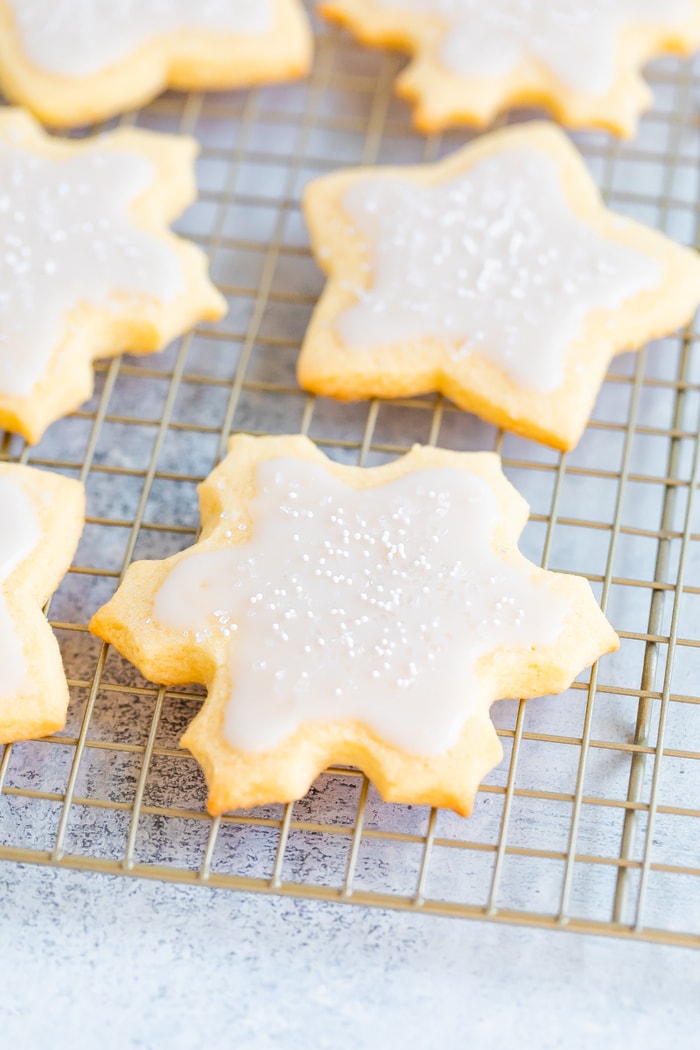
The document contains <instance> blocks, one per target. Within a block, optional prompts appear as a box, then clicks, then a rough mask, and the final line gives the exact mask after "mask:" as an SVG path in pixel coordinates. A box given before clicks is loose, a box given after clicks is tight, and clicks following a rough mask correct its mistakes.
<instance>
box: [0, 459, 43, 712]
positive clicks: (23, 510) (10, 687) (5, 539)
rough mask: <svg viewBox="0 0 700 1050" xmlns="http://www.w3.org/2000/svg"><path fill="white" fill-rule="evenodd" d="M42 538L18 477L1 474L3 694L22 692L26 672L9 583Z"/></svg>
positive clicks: (0, 676) (0, 678)
mask: <svg viewBox="0 0 700 1050" xmlns="http://www.w3.org/2000/svg"><path fill="white" fill-rule="evenodd" d="M40 538H41V528H40V525H39V519H38V517H37V514H36V511H35V510H34V506H33V504H32V501H31V499H30V497H29V496H28V495H27V493H26V492H25V491H24V489H23V488H22V486H21V484H20V483H19V481H18V480H17V479H16V478H12V477H7V476H2V475H0V668H2V674H0V697H7V696H13V695H15V694H16V693H19V692H20V690H21V688H22V686H23V684H24V682H25V679H26V675H27V663H26V658H25V654H24V652H23V649H22V641H21V639H20V636H19V633H18V631H17V626H16V624H14V623H13V621H12V618H11V616H10V613H9V610H8V607H7V600H6V584H7V581H8V579H9V577H10V576H11V575H12V573H13V572H14V570H15V569H16V568H17V567H18V566H19V565H20V564H21V563H22V562H23V561H24V560H25V558H27V557H28V556H29V555H30V554H31V553H32V551H33V550H34V548H35V547H36V546H37V544H38V542H39V540H40Z"/></svg>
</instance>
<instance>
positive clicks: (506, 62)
mask: <svg viewBox="0 0 700 1050" xmlns="http://www.w3.org/2000/svg"><path fill="white" fill-rule="evenodd" d="M377 4H378V6H379V7H383V8H386V9H390V10H397V11H400V12H411V11H415V12H417V13H419V14H428V15H434V14H439V15H441V16H442V17H443V18H444V20H445V22H446V23H447V26H448V27H449V28H448V32H447V35H446V37H445V39H444V40H443V43H442V48H441V56H442V58H443V60H444V62H445V64H446V65H447V66H448V67H449V68H450V69H452V70H454V72H456V73H461V74H463V75H465V76H472V77H503V76H507V75H508V74H509V73H512V72H513V71H514V70H515V69H517V68H518V67H519V66H521V65H522V64H523V63H524V62H526V61H528V60H532V59H534V60H535V61H538V62H541V63H542V65H543V66H545V67H546V68H547V69H549V70H550V71H551V72H552V73H554V74H555V75H556V76H557V77H559V78H560V79H561V80H562V81H564V83H566V84H569V85H570V86H571V87H572V88H574V89H576V90H579V91H583V92H586V93H588V94H591V95H605V94H606V93H607V92H608V91H609V90H610V88H611V87H612V85H613V82H614V79H615V59H616V47H617V41H618V38H619V35H620V33H621V32H622V31H623V30H624V29H625V28H626V27H628V26H630V25H634V24H635V23H636V24H639V23H652V24H654V25H661V26H667V27H671V28H674V27H677V26H679V25H682V24H683V22H684V21H685V20H687V19H688V18H689V17H690V16H691V14H692V9H691V5H690V0H377Z"/></svg>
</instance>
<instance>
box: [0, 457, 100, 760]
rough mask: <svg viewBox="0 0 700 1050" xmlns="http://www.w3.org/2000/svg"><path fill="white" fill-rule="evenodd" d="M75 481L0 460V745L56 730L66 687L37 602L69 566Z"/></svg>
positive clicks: (80, 505) (76, 510)
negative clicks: (0, 461)
mask: <svg viewBox="0 0 700 1050" xmlns="http://www.w3.org/2000/svg"><path fill="white" fill-rule="evenodd" d="M84 521H85V494H84V490H83V486H82V485H81V484H80V483H79V482H77V481H72V480H70V479H69V478H64V477H62V476H61V475H59V474H49V473H47V472H46V471H42V470H35V469H33V468H32V467H22V466H17V465H16V464H10V463H0V669H1V673H0V744H9V743H12V742H13V741H16V740H28V739H33V738H35V737H42V736H47V735H48V734H49V733H54V732H56V730H58V729H62V728H63V726H64V725H65V721H66V712H67V710H68V685H67V683H66V676H65V674H64V672H63V664H62V662H61V654H60V652H59V649H58V643H57V642H56V638H55V636H54V634H53V631H52V630H51V628H50V626H49V624H48V621H47V619H46V617H45V616H44V614H43V612H42V606H43V605H44V604H45V603H46V601H47V599H48V598H49V596H50V595H51V594H52V593H53V591H54V590H55V589H56V587H57V586H58V584H59V583H60V582H61V579H62V578H63V576H64V575H65V573H66V572H67V571H68V569H69V567H70V563H71V560H72V558H73V554H74V553H75V549H76V547H77V546H78V540H79V539H80V534H81V532H82V530H83V524H84Z"/></svg>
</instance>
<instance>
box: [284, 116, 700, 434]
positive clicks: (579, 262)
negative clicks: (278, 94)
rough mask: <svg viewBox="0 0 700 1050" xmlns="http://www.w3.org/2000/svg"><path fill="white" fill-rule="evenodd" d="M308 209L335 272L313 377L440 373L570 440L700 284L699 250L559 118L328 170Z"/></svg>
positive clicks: (368, 386)
mask: <svg viewBox="0 0 700 1050" xmlns="http://www.w3.org/2000/svg"><path fill="white" fill-rule="evenodd" d="M304 212H305V216H306V220H307V223H308V226H309V230H310V233H311V242H312V248H313V251H314V254H315V256H316V259H317V260H318V262H319V265H320V266H321V267H322V268H323V269H324V270H325V272H326V273H327V274H328V276H329V281H328V283H327V285H326V288H325V290H324V292H323V295H322V296H321V299H320V301H319V303H318V305H317V308H316V310H315V312H314V314H313V316H312V319H311V323H310V325H309V329H308V332H307V334H306V337H305V340H304V343H303V347H302V353H301V357H300V360H299V367H298V373H299V381H300V383H301V384H302V386H304V387H306V388H307V389H308V390H311V391H314V392H315V393H318V394H325V395H328V396H331V397H336V398H340V399H346V400H348V399H355V398H363V397H375V396H376V397H404V396H411V395H415V394H422V393H427V392H428V391H432V390H439V391H442V392H443V393H445V394H447V395H448V396H449V397H451V398H452V400H453V401H455V402H456V403H457V404H458V405H459V406H461V407H462V408H466V409H468V410H470V411H472V412H475V413H476V414H477V415H480V416H482V417H483V418H484V419H487V420H489V421H491V422H493V423H496V424H498V425H499V426H502V427H504V428H505V429H507V430H512V431H515V432H516V433H519V434H523V435H525V436H526V437H531V438H534V439H536V440H538V441H543V442H546V443H547V444H550V445H553V446H555V447H557V448H561V449H569V448H572V447H573V446H574V445H575V444H576V442H577V441H578V439H579V437H580V435H581V433H582V431H583V429H584V427H585V425H586V422H587V420H588V418H589V415H590V412H591V409H592V406H593V403H594V401H595V397H596V395H597V392H598V389H599V387H600V384H601V383H602V381H603V379H604V377H605V373H606V369H607V367H608V364H609V362H610V359H611V358H612V357H613V355H614V354H616V353H619V352H620V351H623V350H629V349H635V348H638V347H639V346H641V345H642V344H643V343H645V342H646V341H647V340H648V339H653V338H656V337H658V336H662V335H666V334H668V333H669V332H672V331H673V330H675V329H676V328H678V327H679V326H680V325H682V324H685V323H686V322H687V321H689V320H690V318H691V317H692V315H693V313H694V311H695V309H696V307H697V305H698V302H700V260H699V259H698V256H697V254H696V253H695V252H691V251H690V250H688V249H685V248H681V247H679V246H677V245H676V244H674V243H673V242H672V241H670V240H668V238H666V237H664V236H663V235H662V234H660V233H657V232H655V231H652V230H649V229H647V228H646V227H644V226H641V225H639V224H638V223H636V222H633V221H632V220H629V219H624V218H621V217H619V216H616V215H613V214H612V213H611V212H609V211H607V210H606V209H605V207H604V206H603V203H602V201H601V199H600V196H599V194H598V191H597V189H596V188H595V186H594V184H593V182H592V180H591V178H590V176H589V175H588V173H587V171H586V168H585V166H584V164H583V161H582V160H581V158H580V157H579V155H578V153H577V152H576V150H575V149H574V147H573V146H572V145H571V143H570V142H569V140H568V139H567V138H566V136H565V135H564V134H563V133H562V132H560V131H559V130H558V129H557V128H556V127H554V126H553V125H551V124H529V125H521V126H519V127H513V128H507V129H505V130H503V131H498V132H494V133H492V134H490V135H487V136H484V137H482V138H480V139H479V140H478V141H476V142H474V143H473V144H471V145H469V146H467V147H466V148H465V149H463V150H461V151H459V152H457V153H455V154H454V155H453V156H451V157H449V158H447V159H446V160H443V161H440V162H439V163H437V164H428V165H423V166H420V167H412V168H359V169H356V170H351V171H345V172H340V173H336V174H332V175H328V176H324V177H322V178H320V179H317V180H315V181H313V182H311V183H310V184H309V186H308V187H307V190H306V194H305V199H304Z"/></svg>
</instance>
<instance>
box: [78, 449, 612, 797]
mask: <svg viewBox="0 0 700 1050" xmlns="http://www.w3.org/2000/svg"><path fill="white" fill-rule="evenodd" d="M200 501H201V512H202V524H203V531H202V536H201V539H200V540H199V542H198V543H197V544H195V546H193V547H191V548H189V549H188V550H185V551H182V552H181V553H180V554H177V555H175V556H174V557H171V558H168V559H167V560H166V561H162V562H137V563H135V564H134V565H132V566H131V567H130V568H129V570H128V572H127V574H126V578H125V580H124V582H123V583H122V585H121V587H120V588H119V590H118V591H117V593H116V594H115V596H114V597H113V598H112V599H111V601H110V602H109V603H108V604H107V605H106V606H104V608H102V609H101V610H100V611H99V612H98V613H97V614H96V616H95V617H94V618H93V620H92V622H91V624H90V630H91V631H93V632H94V633H95V634H97V635H98V636H99V637H100V638H103V639H105V640H106V641H108V642H111V643H112V644H113V645H115V646H116V647H117V649H118V650H119V651H120V652H121V653H123V654H124V655H125V656H127V657H128V658H129V659H130V660H132V661H133V662H134V663H135V664H136V665H137V667H138V668H139V669H140V671H141V672H142V673H143V674H145V675H146V676H147V677H148V678H150V679H152V680H153V681H155V682H160V683H163V684H165V685H170V686H173V685H177V684H183V683H185V682H190V681H193V680H194V681H197V682H201V683H203V684H205V685H206V686H207V688H208V697H207V700H206V703H205V705H204V708H203V709H202V711H201V713H200V714H199V715H198V716H197V718H196V719H195V720H194V722H193V723H192V725H191V726H190V727H189V729H188V730H187V733H186V734H185V736H184V738H183V741H182V743H183V745H186V746H187V747H189V748H190V750H191V751H192V753H193V754H194V755H195V757H196V758H197V760H198V761H199V763H200V764H201V766H202V767H203V769H204V772H205V775H206V778H207V783H208V786H209V802H208V806H209V811H210V812H211V813H212V814H217V813H222V812H224V811H225V810H228V809H234V808H238V807H248V806H254V805H258V804H263V803H269V802H287V801H291V800H293V799H298V798H300V797H302V796H303V795H304V794H305V793H306V792H307V790H308V788H309V786H310V784H311V783H312V781H313V780H314V778H315V777H316V776H317V775H318V773H320V772H321V771H322V770H323V769H325V768H326V767H327V766H328V765H329V764H330V763H335V762H340V763H345V764H351V765H357V766H360V767H361V768H362V769H363V770H364V771H365V772H366V773H367V774H368V776H369V777H371V779H372V780H373V781H374V783H375V784H376V786H377V788H378V790H379V792H380V794H381V795H382V797H383V798H384V799H386V800H388V801H393V802H413V803H417V804H426V805H444V806H450V807H452V808H453V809H455V810H457V812H459V813H463V814H468V813H469V812H470V810H471V807H472V803H473V799H474V795H475V792H476V790H477V788H478V786H479V782H480V781H481V779H482V777H483V776H484V775H485V773H487V772H488V770H490V769H491V768H492V767H493V766H494V765H495V764H496V763H497V762H498V761H499V760H500V758H501V747H500V744H499V742H498V738H497V736H496V733H495V730H494V728H493V725H492V723H491V721H490V719H489V717H488V711H489V707H490V705H491V703H492V702H493V701H494V700H496V699H497V698H498V697H506V696H510V697H521V696H524V697H531V696H538V695H542V694H545V693H551V692H559V691H561V690H563V689H566V688H567V687H568V686H569V685H570V684H571V681H572V680H573V678H574V676H575V675H576V674H577V673H578V672H579V671H580V670H581V669H582V668H584V667H586V666H587V665H588V664H590V663H592V662H593V661H594V660H596V659H597V658H598V657H599V656H600V655H601V654H603V653H605V652H609V651H611V650H613V649H616V648H617V645H618V639H617V635H616V634H615V632H614V631H613V629H612V628H611V627H610V625H609V624H608V623H607V621H606V620H605V618H604V617H603V614H602V613H601V611H600V609H599V607H598V605H597V603H596V601H595V599H594V598H593V595H592V593H591V589H590V586H589V585H588V583H587V582H586V581H585V580H583V579H581V578H580V577H575V576H567V575H563V574H559V573H553V572H546V571H544V570H543V569H539V568H537V567H536V566H534V565H533V564H532V563H530V562H528V561H527V560H526V559H525V558H524V557H523V555H522V554H521V553H520V552H519V550H518V548H517V541H518V537H519V536H520V533H521V532H522V529H523V527H524V525H525V523H526V521H527V517H528V508H527V505H526V504H525V502H524V500H523V499H522V498H521V497H520V496H519V495H518V494H517V493H516V491H515V490H514V489H513V488H512V487H511V485H510V484H509V483H508V482H507V481H506V479H505V478H504V476H503V474H502V473H501V469H500V460H499V459H498V457H497V456H496V455H495V454H493V453H476V454H474V453H471V454H470V453H458V452H446V451H442V450H438V449H435V448H421V447H419V446H416V447H415V448H414V449H413V450H412V451H411V452H410V453H409V454H408V455H406V456H404V457H403V458H402V459H400V460H397V461H395V462H393V463H390V464H388V465H386V466H382V467H376V468H372V469H362V468H360V467H348V466H340V465H338V464H337V463H333V462H331V461H330V460H328V459H326V457H325V456H324V455H323V454H322V453H321V452H319V451H318V450H317V449H316V448H315V446H314V445H313V444H312V443H311V442H310V441H308V439H306V438H303V437H281V438H277V437H268V438H251V437H245V436H238V437H235V438H233V439H232V441H231V444H230V449H229V455H228V457H227V458H226V459H225V460H224V462H223V463H221V464H220V466H218V467H217V468H216V470H214V472H213V473H212V474H211V475H210V477H209V478H208V479H207V480H206V481H205V482H204V484H203V485H202V486H201V489H200Z"/></svg>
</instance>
